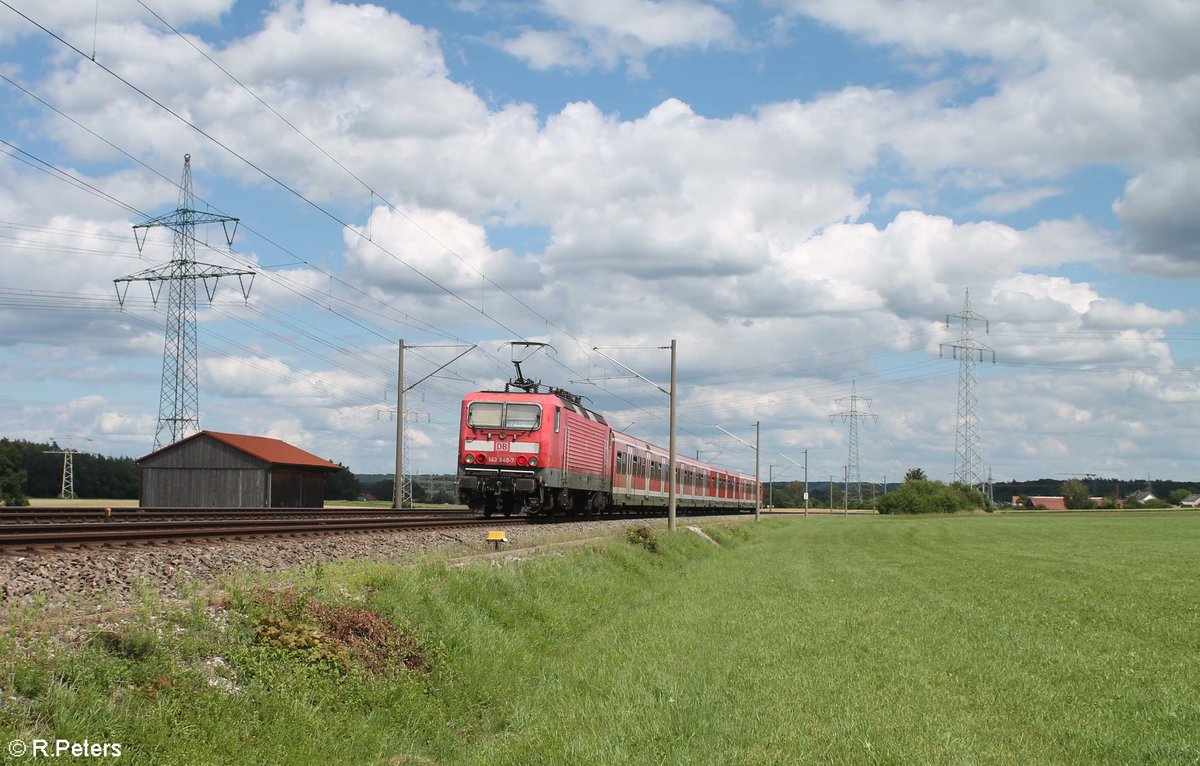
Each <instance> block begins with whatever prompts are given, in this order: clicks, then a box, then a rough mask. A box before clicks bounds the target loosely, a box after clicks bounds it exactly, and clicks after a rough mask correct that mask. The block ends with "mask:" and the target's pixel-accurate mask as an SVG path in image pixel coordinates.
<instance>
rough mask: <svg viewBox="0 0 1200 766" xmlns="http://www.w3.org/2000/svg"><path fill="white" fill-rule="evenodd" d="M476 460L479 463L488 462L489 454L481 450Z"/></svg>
mask: <svg viewBox="0 0 1200 766" xmlns="http://www.w3.org/2000/svg"><path fill="white" fill-rule="evenodd" d="M475 462H477V463H486V462H487V455H485V454H483V453H482V452H480V453H479V454H478V455H476V456H475Z"/></svg>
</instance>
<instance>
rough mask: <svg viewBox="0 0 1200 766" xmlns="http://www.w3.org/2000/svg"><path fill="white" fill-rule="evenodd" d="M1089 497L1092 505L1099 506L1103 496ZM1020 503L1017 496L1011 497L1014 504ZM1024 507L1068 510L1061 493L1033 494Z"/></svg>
mask: <svg viewBox="0 0 1200 766" xmlns="http://www.w3.org/2000/svg"><path fill="white" fill-rule="evenodd" d="M1089 499H1090V500H1091V501H1092V505H1095V506H1099V505H1100V504H1101V503H1103V502H1104V498H1102V497H1093V498H1089ZM1020 503H1021V499H1020V498H1019V497H1014V498H1013V505H1014V506H1017V505H1020ZM1025 507H1026V508H1028V509H1030V510H1034V509H1042V510H1047V511H1065V510H1068V508H1067V501H1066V499H1065V498H1064V497H1062V496H1061V495H1033V496H1031V497H1030V498H1029V500H1028V502H1026V503H1025Z"/></svg>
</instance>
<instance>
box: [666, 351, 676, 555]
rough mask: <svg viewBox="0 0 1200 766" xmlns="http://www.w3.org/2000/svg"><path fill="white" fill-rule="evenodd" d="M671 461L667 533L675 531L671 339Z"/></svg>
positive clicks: (672, 361) (673, 359) (673, 387)
mask: <svg viewBox="0 0 1200 766" xmlns="http://www.w3.org/2000/svg"><path fill="white" fill-rule="evenodd" d="M670 450H671V459H670V463H671V465H670V467H669V468H668V470H669V471H670V473H669V474H668V475H669V477H670V483H669V484H668V486H669V487H670V489H669V490H667V531H668V532H674V531H675V484H676V479H675V339H674V338H672V339H671V443H670Z"/></svg>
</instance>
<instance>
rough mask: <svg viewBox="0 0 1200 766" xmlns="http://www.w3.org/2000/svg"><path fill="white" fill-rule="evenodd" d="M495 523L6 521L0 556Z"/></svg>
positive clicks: (339, 518) (324, 518)
mask: <svg viewBox="0 0 1200 766" xmlns="http://www.w3.org/2000/svg"><path fill="white" fill-rule="evenodd" d="M504 523H505V524H506V525H509V526H512V525H516V524H524V523H525V520H524V519H519V518H514V519H505V520H504ZM496 524H497V521H496V520H493V519H482V518H479V517H476V516H470V515H467V514H456V515H454V516H441V517H436V518H435V517H424V518H414V517H413V516H411V515H408V516H402V515H400V516H398V515H396V514H392V515H390V516H387V517H384V516H381V515H379V514H370V515H365V516H364V515H360V514H357V513H354V514H353V515H349V514H337V515H331V514H329V513H323V514H320V515H313V516H311V517H307V518H297V517H294V516H293V517H291V518H288V517H263V516H262V515H261V514H254V515H252V516H248V515H243V516H241V517H229V516H228V515H224V514H223V515H222V517H220V518H212V517H208V518H195V517H182V518H181V517H178V516H177V517H175V518H170V519H159V518H145V517H143V518H142V519H140V520H135V521H129V520H127V521H113V520H111V519H96V518H94V517H93V518H88V519H84V520H55V521H50V522H45V521H33V522H21V521H8V522H6V523H3V524H0V552H3V553H13V552H19V551H23V550H24V551H28V550H39V549H47V548H53V549H65V548H82V547H95V546H110V545H137V544H155V543H168V542H184V541H197V542H199V541H205V542H214V541H229V540H246V539H251V538H261V537H292V536H298V535H321V534H325V535H328V534H349V533H361V532H386V531H401V530H415V529H450V528H462V527H485V526H495V525H496Z"/></svg>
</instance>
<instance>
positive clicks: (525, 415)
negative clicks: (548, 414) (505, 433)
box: [504, 402, 542, 431]
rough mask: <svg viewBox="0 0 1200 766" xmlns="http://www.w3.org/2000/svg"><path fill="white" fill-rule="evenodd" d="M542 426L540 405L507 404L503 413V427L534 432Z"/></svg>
mask: <svg viewBox="0 0 1200 766" xmlns="http://www.w3.org/2000/svg"><path fill="white" fill-rule="evenodd" d="M541 424H542V407H541V405H540V404H517V403H515V402H509V403H508V407H507V408H506V409H505V411H504V427H505V428H513V429H516V430H519V431H536V430H537V428H538V426H540V425H541Z"/></svg>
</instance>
